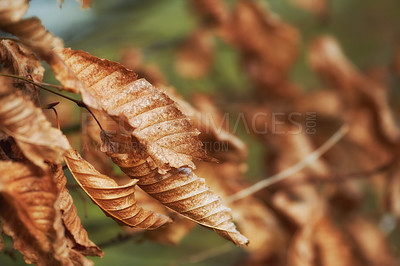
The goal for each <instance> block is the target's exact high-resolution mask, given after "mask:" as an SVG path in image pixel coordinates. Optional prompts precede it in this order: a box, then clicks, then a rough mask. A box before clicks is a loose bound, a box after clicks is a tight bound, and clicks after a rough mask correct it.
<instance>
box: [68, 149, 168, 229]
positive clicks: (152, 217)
mask: <svg viewBox="0 0 400 266" xmlns="http://www.w3.org/2000/svg"><path fill="white" fill-rule="evenodd" d="M65 161H66V162H67V165H68V168H69V169H70V170H71V173H72V174H73V176H74V177H75V180H76V181H77V182H78V184H79V185H80V186H81V188H82V189H83V190H84V191H85V192H86V193H87V194H88V196H89V197H90V198H91V199H92V200H93V202H94V203H96V204H97V205H98V206H99V207H100V208H101V209H102V210H103V211H104V212H105V213H106V214H108V215H109V216H111V217H112V218H113V219H115V220H116V221H119V222H120V223H121V224H125V225H129V226H133V227H136V228H144V229H154V228H157V227H160V226H162V225H163V224H165V223H168V222H170V219H169V218H168V217H167V216H164V215H161V214H158V213H154V212H152V211H148V210H144V209H142V208H140V207H138V206H137V205H136V201H135V195H134V193H135V185H136V183H137V180H135V179H133V180H132V181H131V182H129V183H128V184H126V185H123V186H119V185H118V184H117V183H116V182H115V181H114V180H113V179H111V178H109V177H108V176H105V175H102V174H100V173H99V172H98V171H97V170H96V169H94V167H93V166H92V165H90V164H89V163H88V162H86V161H85V160H84V159H82V158H81V157H80V155H79V154H78V153H77V152H76V151H74V150H69V151H68V152H67V154H66V155H65Z"/></svg>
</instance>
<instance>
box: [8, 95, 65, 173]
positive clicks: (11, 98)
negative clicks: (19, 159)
mask: <svg viewBox="0 0 400 266" xmlns="http://www.w3.org/2000/svg"><path fill="white" fill-rule="evenodd" d="M0 129H1V130H3V131H4V132H5V133H6V134H8V135H10V136H12V137H13V138H14V139H15V141H16V143H17V144H18V146H19V148H20V149H21V151H22V152H23V154H24V155H25V156H26V158H28V159H29V160H30V161H31V162H32V163H34V164H36V165H37V166H39V167H41V168H42V169H47V168H48V166H47V164H46V163H45V161H48V162H51V163H55V164H57V163H61V161H62V157H63V154H64V152H65V151H66V150H68V149H69V143H68V140H67V138H66V137H65V136H64V135H63V134H62V133H61V131H60V130H58V129H56V128H53V127H52V126H51V124H50V122H49V121H47V119H46V117H45V116H44V114H43V112H42V110H41V109H40V108H38V107H36V106H35V105H34V104H33V102H31V101H29V100H27V99H24V98H23V97H22V96H19V95H18V94H16V93H14V94H9V95H7V94H1V95H0Z"/></svg>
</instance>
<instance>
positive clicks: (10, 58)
mask: <svg viewBox="0 0 400 266" xmlns="http://www.w3.org/2000/svg"><path fill="white" fill-rule="evenodd" d="M0 60H1V62H2V63H3V64H4V68H3V71H4V70H5V69H6V70H7V72H8V73H11V74H14V75H18V76H22V77H27V78H31V79H32V81H34V82H37V83H41V82H42V79H43V72H44V68H43V67H42V65H41V63H40V61H39V59H37V57H36V56H35V55H34V54H33V53H32V52H31V51H29V50H28V49H26V48H25V47H23V46H20V45H18V44H16V43H15V42H13V41H9V40H2V41H1V42H0ZM14 87H15V88H16V89H18V90H19V91H22V92H23V93H24V94H26V95H28V96H29V97H30V98H31V100H32V101H33V102H34V103H38V100H39V99H38V98H39V91H38V89H37V88H35V87H34V86H33V85H32V84H28V83H26V82H20V83H17V84H15V85H14Z"/></svg>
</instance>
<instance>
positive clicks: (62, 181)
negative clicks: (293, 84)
mask: <svg viewBox="0 0 400 266" xmlns="http://www.w3.org/2000/svg"><path fill="white" fill-rule="evenodd" d="M53 176H54V180H55V182H56V184H57V190H58V193H59V195H58V199H57V200H58V207H59V209H60V211H61V213H62V214H61V219H62V221H63V224H64V226H65V229H66V231H67V232H68V233H66V237H67V238H71V242H72V244H70V245H71V247H70V248H71V249H74V250H76V251H78V252H80V253H82V254H83V255H85V256H99V257H102V256H103V252H102V251H101V250H100V248H99V247H97V246H96V245H95V244H94V243H93V242H92V241H90V239H89V237H88V234H87V232H86V230H85V229H84V228H83V226H82V223H81V219H80V218H79V216H78V214H77V210H76V207H75V205H74V203H73V200H72V197H71V195H70V194H69V191H68V189H67V188H66V187H65V185H66V184H67V179H66V177H65V176H64V172H63V170H62V167H61V165H59V166H55V167H53Z"/></svg>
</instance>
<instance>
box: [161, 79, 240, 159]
mask: <svg viewBox="0 0 400 266" xmlns="http://www.w3.org/2000/svg"><path fill="white" fill-rule="evenodd" d="M162 89H164V90H165V92H166V93H167V94H168V96H169V97H170V98H171V99H172V100H174V101H175V102H176V103H177V104H178V107H179V109H180V110H181V111H182V113H184V114H185V115H187V116H188V117H189V118H190V119H191V120H192V121H193V124H194V126H195V127H196V128H197V129H199V130H200V132H201V134H200V136H199V138H200V140H201V141H202V142H203V145H204V148H205V149H206V152H207V154H209V155H210V156H211V157H212V158H216V159H218V160H219V161H225V160H237V161H240V160H243V159H244V158H245V157H246V156H247V146H246V144H245V143H244V142H243V141H241V140H240V139H239V138H237V137H236V136H235V135H234V134H232V133H231V132H230V129H229V120H228V119H226V116H222V114H221V112H220V111H219V110H218V109H217V107H216V106H215V103H214V101H213V100H212V99H211V98H210V97H207V96H205V95H199V94H196V95H194V97H193V100H192V102H193V104H194V105H195V107H196V108H195V107H193V106H192V105H191V104H190V103H189V102H187V101H185V100H184V99H183V97H182V96H181V95H179V94H178V92H177V91H176V90H175V89H174V88H173V87H170V86H169V87H165V86H163V87H162Z"/></svg>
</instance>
